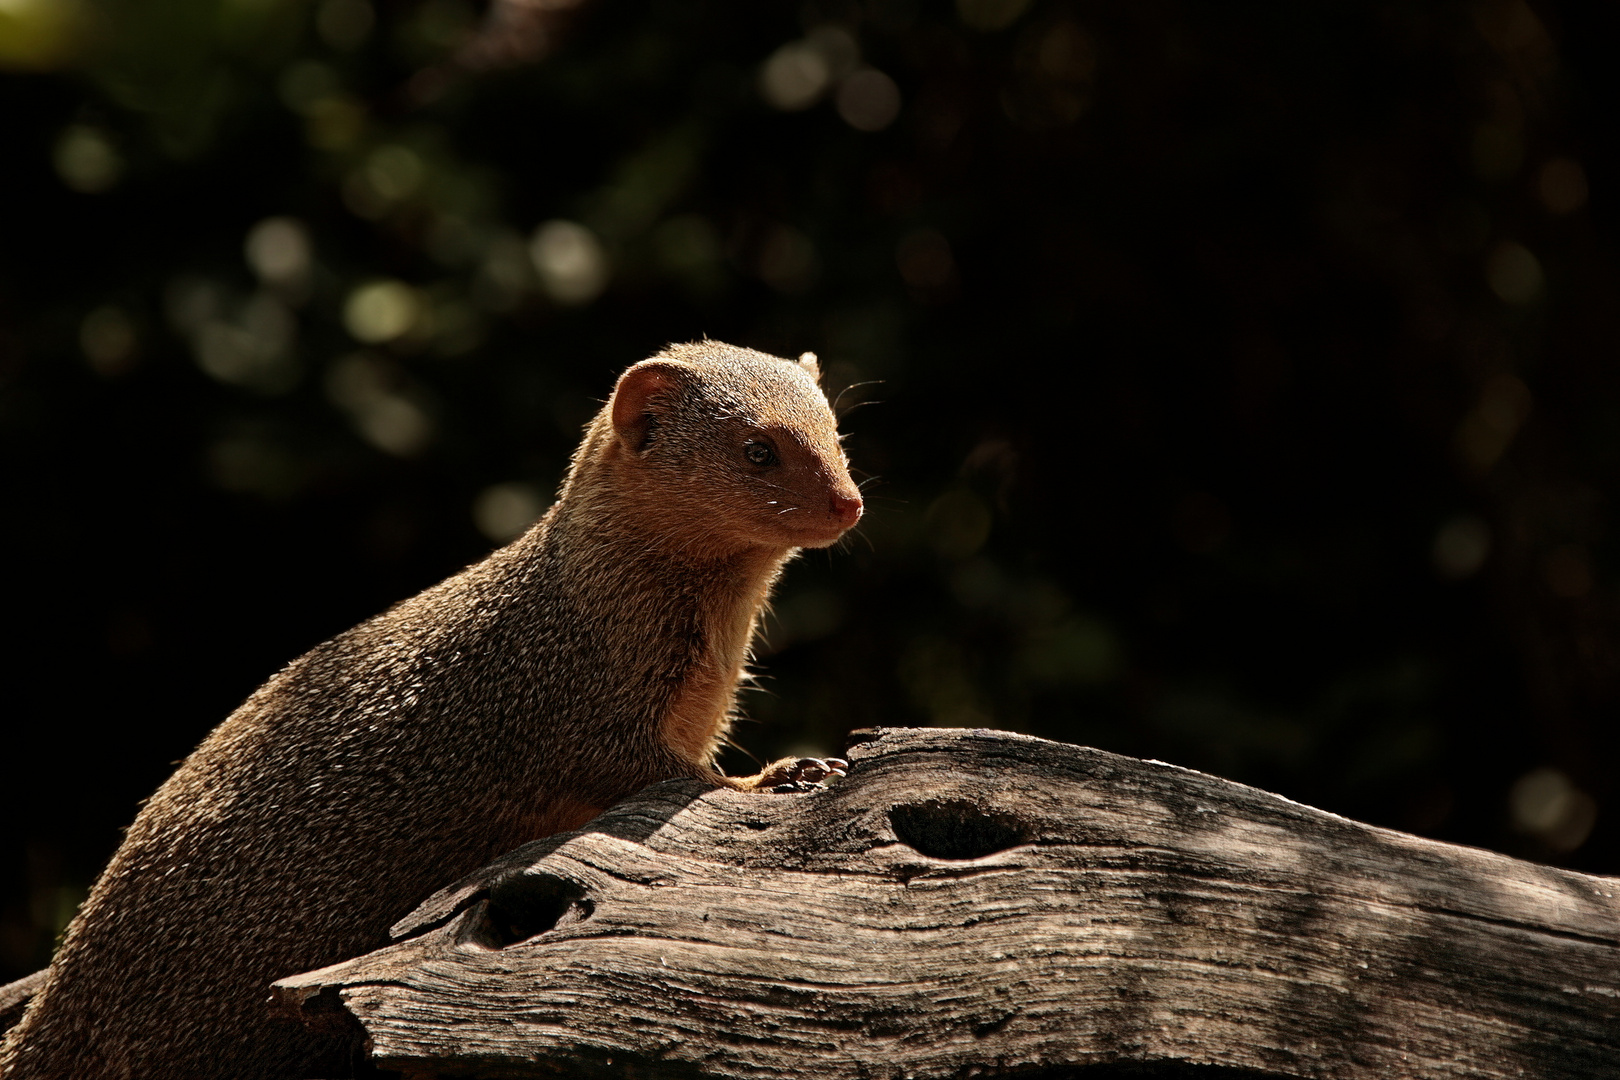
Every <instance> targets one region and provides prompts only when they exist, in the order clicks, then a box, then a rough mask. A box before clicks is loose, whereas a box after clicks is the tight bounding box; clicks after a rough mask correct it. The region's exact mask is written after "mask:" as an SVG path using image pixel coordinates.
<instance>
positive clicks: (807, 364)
mask: <svg viewBox="0 0 1620 1080" xmlns="http://www.w3.org/2000/svg"><path fill="white" fill-rule="evenodd" d="M799 366H800V367H802V368H804V370H806V371H808V372H809V373H810V377H811V378H812V379H814V380H816V385H817V386H820V385H821V365H820V364H818V363H817V362H816V354H815V353H813V352H807V353H802V354H801V355H800V356H799Z"/></svg>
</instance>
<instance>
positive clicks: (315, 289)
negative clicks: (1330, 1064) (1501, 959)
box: [0, 0, 1620, 977]
mask: <svg viewBox="0 0 1620 1080" xmlns="http://www.w3.org/2000/svg"><path fill="white" fill-rule="evenodd" d="M1616 22H1617V19H1616V16H1615V15H1614V14H1613V12H1612V11H1608V10H1607V9H1598V8H1597V7H1596V6H1594V8H1593V10H1587V9H1586V8H1585V7H1577V6H1575V5H1570V6H1569V7H1568V8H1565V7H1563V6H1561V5H1553V4H1548V3H1540V4H1534V5H1530V4H1526V3H1525V2H1522V0H1476V2H1461V0H1412V2H1407V3H1379V2H1348V0H1330V2H1327V3H1322V4H1311V5H1279V4H1261V3H1252V2H1238V3H1221V4H1216V3H1212V2H1207V0H1154V2H1152V3H1146V4H1124V3H1112V4H1110V3H1102V2H1095V0H958V2H957V3H956V4H955V5H954V6H951V5H949V4H945V3H937V2H930V3H923V2H921V0H867V2H864V3H858V2H853V0H851V2H847V3H845V2H834V0H825V2H823V0H812V2H810V3H806V4H804V5H803V6H799V7H793V6H789V5H772V4H735V3H715V2H712V0H708V2H706V0H682V2H674V0H588V2H583V3H580V4H579V5H578V6H577V7H572V8H571V7H570V6H569V5H566V4H551V5H527V6H525V5H523V4H521V3H519V2H518V0H496V2H495V4H494V6H493V7H490V6H484V5H479V4H474V3H470V2H468V0H389V2H381V0H171V2H169V3H166V4H156V3H150V2H141V0H75V2H71V3H69V2H66V0H0V69H3V73H0V105H3V110H4V115H5V116H6V117H7V122H6V123H7V132H6V139H5V148H4V152H5V166H4V168H3V169H0V230H3V232H0V477H3V479H0V483H3V488H0V490H3V493H4V499H5V502H4V505H5V507H6V519H7V527H6V528H5V529H4V531H3V535H4V543H5V545H6V547H5V556H6V559H7V565H9V566H11V567H12V585H11V587H10V595H11V599H10V602H9V605H8V616H9V617H8V618H7V619H6V633H7V636H8V640H7V642H6V645H5V654H4V655H5V657H6V665H7V667H6V685H7V687H8V693H7V695H6V724H5V733H4V753H3V757H0V765H3V767H4V772H3V787H4V791H5V793H6V798H7V800H8V801H7V803H6V807H5V811H6V821H7V822H8V824H9V826H10V827H9V828H8V829H7V830H6V835H7V837H8V842H7V845H6V847H5V849H4V852H3V855H0V875H3V876H0V977H5V976H9V975H17V974H21V973H23V972H24V971H26V970H29V969H31V968H32V967H34V966H36V965H38V964H41V963H43V962H44V960H45V959H46V957H47V956H48V951H49V946H50V941H51V937H52V935H53V933H54V932H55V931H56V929H57V928H59V927H60V925H61V924H62V922H63V921H64V920H65V918H66V916H67V914H68V913H70V912H71V910H72V906H73V904H74V903H75V902H76V900H77V898H78V897H79V896H80V895H82V892H83V890H84V888H85V887H86V886H87V884H88V883H89V881H90V880H92V878H93V877H94V875H95V873H96V872H97V871H98V870H99V868H100V866H101V864H102V862H103V861H104V860H105V859H106V857H107V856H108V854H110V852H111V850H112V848H113V846H114V845H115V844H116V842H117V840H118V836H119V832H118V830H119V828H120V827H121V826H123V825H124V824H126V823H127V822H128V821H129V819H130V818H131V817H132V816H133V814H134V812H135V809H136V806H137V804H138V801H139V800H140V799H141V798H143V797H144V796H146V795H147V794H149V793H150V792H151V790H153V789H154V788H155V787H156V785H157V784H158V783H159V782H161V780H162V779H163V778H164V776H165V775H166V774H167V772H168V771H169V770H170V768H172V763H173V762H174V761H176V760H177V759H179V758H180V757H182V756H183V755H184V754H185V753H186V752H187V751H188V750H189V749H190V748H191V747H192V746H193V745H195V744H196V742H197V741H198V740H199V739H200V738H201V737H202V735H203V734H204V733H205V732H206V731H207V730H208V729H209V728H210V727H211V726H212V725H213V724H215V723H217V722H218V720H219V719H221V718H222V717H223V716H224V715H225V714H226V713H227V712H228V711H229V710H230V709H231V708H232V707H233V706H234V705H235V704H236V703H237V702H239V701H240V700H241V699H242V698H243V697H244V696H246V694H247V693H248V692H250V691H251V690H252V689H253V688H254V687H255V686H256V685H257V684H258V683H259V682H261V681H262V680H263V679H264V678H265V677H266V676H267V675H268V674H270V673H271V672H272V671H273V670H275V669H276V667H277V666H279V665H280V664H282V663H284V662H285V661H286V660H288V659H289V658H291V657H292V656H294V655H296V654H297V653H299V652H300V651H302V650H303V649H306V648H308V647H309V646H311V645H313V644H315V643H316V642H318V641H319V640H321V639H323V638H325V637H328V636H330V635H331V634H333V633H336V632H338V631H340V630H342V629H344V628H345V627H347V626H349V625H351V624H353V623H355V622H357V621H359V620H360V619H362V618H364V617H366V616H368V615H370V614H373V613H374V612H376V611H378V610H380V609H381V608H383V607H384V606H386V605H388V604H390V603H392V602H394V601H396V600H399V599H401V598H403V597H405V596H407V595H410V594H411V593H412V592H414V591H416V590H418V589H420V588H423V587H425V586H427V585H429V584H431V583H433V582H434V581H436V580H438V579H440V578H442V577H443V576H445V575H446V574H448V573H450V572H452V571H454V570H455V569H457V568H459V567H460V566H462V565H464V564H466V563H468V562H471V561H473V560H476V559H478V558H479V557H481V555H482V554H483V553H484V552H485V551H487V550H488V549H489V547H490V546H491V544H492V543H495V542H499V541H503V540H504V539H506V538H508V537H510V536H511V535H513V534H514V533H515V531H516V530H518V529H520V528H521V527H522V526H523V525H524V524H525V523H527V522H528V521H530V520H532V519H533V517H534V516H535V515H537V514H538V513H539V512H540V511H541V509H543V507H544V506H545V504H546V503H547V502H548V501H549V499H550V498H551V494H552V491H553V489H554V485H555V483H556V481H557V479H558V478H559V477H560V475H561V473H562V470H563V468H564V466H565V464H566V461H567V456H568V454H569V452H570V451H571V450H572V448H573V446H574V444H575V442H576V440H577V437H578V434H579V431H580V427H581V425H582V424H583V423H584V421H585V420H586V419H587V418H588V417H589V416H590V415H591V414H592V412H593V411H594V410H595V408H597V406H598V403H599V402H600V401H601V400H602V398H603V397H604V396H605V395H606V394H607V392H608V390H609V389H610V387H611V385H612V379H613V377H614V375H615V374H616V372H617V371H619V370H620V369H622V368H623V367H624V366H625V365H627V364H629V363H630V362H632V361H634V360H636V359H639V358H641V357H644V356H646V355H648V354H650V353H651V352H653V351H654V350H656V349H657V348H659V347H660V346H661V345H663V344H664V343H665V342H667V341H672V340H676V341H678V340H688V339H692V338H696V337H698V336H701V335H704V334H707V335H710V336H713V337H716V338H720V339H723V340H727V341H733V342H737V343H739V344H746V345H750V346H754V347H758V348H762V349H767V350H770V351H774V352H777V353H782V354H792V355H796V354H797V353H798V352H800V351H803V350H805V349H811V350H815V351H816V352H818V353H819V354H820V355H821V357H822V360H823V365H824V367H825V369H826V370H827V373H828V378H827V381H828V384H829V389H830V390H831V391H832V393H833V394H834V395H835V396H837V398H838V401H839V408H840V411H841V413H842V414H843V415H844V418H845V419H844V423H845V427H846V429H847V430H848V431H849V432H850V433H851V438H850V441H849V447H850V452H851V456H852V458H853V460H854V462H855V464H856V465H857V467H858V469H859V471H860V473H861V475H862V476H864V477H866V478H867V482H866V488H865V490H866V492H867V494H868V497H869V507H870V510H869V514H868V517H867V520H866V522H865V523H864V524H863V526H862V528H861V530H860V535H859V536H858V537H856V538H854V539H853V540H852V541H850V542H849V543H847V544H846V545H845V550H842V551H838V552H832V553H822V552H816V553H812V554H811V555H809V556H807V557H804V558H802V559H801V560H800V561H799V563H798V564H796V565H795V566H794V567H793V568H791V570H790V573H789V574H788V576H787V578H786V580H785V582H784V584H783V587H782V590H781V593H780V597H779V602H778V603H777V605H776V613H775V616H774V618H773V620H772V622H771V625H770V633H769V640H768V644H767V646H766V647H765V648H764V649H763V650H762V653H763V656H762V661H763V669H764V672H765V676H766V677H765V678H764V680H763V687H764V692H761V693H751V694H749V695H748V696H747V709H748V711H749V713H750V714H751V715H752V716H753V717H755V718H756V719H758V720H760V721H762V723H760V724H759V725H753V724H749V725H744V726H743V727H742V728H741V730H740V731H739V732H738V739H739V741H740V742H741V743H743V744H744V745H745V746H747V747H748V748H749V749H751V750H752V751H753V752H754V753H755V754H757V755H759V756H761V757H764V756H768V755H771V754H775V753H779V752H787V751H790V750H795V749H800V748H804V749H812V748H819V749H822V750H836V749H837V748H838V745H839V741H840V738H841V736H842V734H843V732H844V731H845V730H847V729H849V728H852V727H858V726H864V725H872V724H958V725H989V726H995V727H1000V728H1010V729H1016V730H1022V731H1029V732H1033V733H1037V734H1041V735H1046V736H1051V737H1056V738H1061V739H1067V740H1072V741H1077V742H1085V743H1089V744H1092V745H1096V746H1100V747H1104V748H1107V749H1111V750H1116V751H1121V752H1124V753H1130V754H1137V755H1143V756H1153V757H1158V758H1162V759H1166V760H1170V761H1173V762H1176V763H1179V764H1184V765H1188V766H1192V767H1195V768H1201V769H1206V770H1210V771H1213V772H1217V773H1220V774H1222V775H1225V776H1230V777H1232V778H1235V779H1239V780H1243V781H1246V782H1250V783H1255V784H1258V785H1261V786H1264V787H1267V788H1270V789H1272V790H1276V791H1279V792H1281V793H1283V794H1286V795H1289V796H1291V797H1294V798H1297V799H1300V800H1303V801H1307V802H1311V803H1314V804H1316V805H1320V806H1324V807H1327V808H1329V809H1332V810H1335V811H1339V812H1342V813H1345V814H1348V815H1352V816H1355V817H1359V818H1363V819H1366V820H1370V821H1374V822H1378V823H1383V824H1387V825H1391V826H1394V827H1398V828H1404V829H1410V830H1415V831H1419V832H1423V833H1426V834H1429V835H1434V836H1438V837H1442V838H1445V839H1450V840H1458V841H1465V842H1471V843H1478V844H1484V845H1488V846H1491V847H1495V848H1498V849H1500V850H1505V851H1509V852H1511V853H1514V854H1517V855H1521V856H1527V857H1532V858H1541V859H1548V860H1554V861H1561V862H1565V863H1567V864H1570V865H1575V866H1581V867H1585V868H1589V869H1597V870H1603V871H1607V872H1614V871H1616V870H1617V869H1620V829H1617V828H1616V820H1615V818H1616V815H1615V812H1614V810H1615V807H1616V805H1617V802H1616V800H1617V798H1620V791H1617V790H1616V785H1615V782H1614V780H1613V774H1614V769H1613V768H1612V763H1613V762H1614V760H1615V754H1616V750H1617V748H1620V747H1617V737H1616V733H1615V725H1614V723H1613V717H1614V714H1615V709H1616V706H1617V704H1620V681H1617V680H1620V648H1617V639H1616V623H1617V616H1620V580H1617V571H1620V565H1617V555H1620V553H1617V552H1616V548H1615V543H1616V541H1615V537H1614V534H1613V530H1612V520H1613V510H1612V507H1611V504H1610V497H1611V493H1612V492H1613V491H1614V490H1615V487H1616V480H1617V472H1620V394H1617V389H1620V387H1617V385H1616V382H1617V379H1620V367H1617V365H1616V364H1615V356H1616V345H1617V344H1620V325H1617V321H1616V317H1615V316H1616V312H1617V311H1620V305H1617V304H1616V302H1615V297H1616V285H1617V277H1616V263H1615V258H1614V255H1615V244H1616V227H1617V222H1616V218H1615V216H1614V214H1615V211H1614V209H1613V204H1612V203H1611V202H1607V201H1606V200H1607V199H1610V198H1611V197H1612V196H1611V193H1612V191H1613V190H1614V179H1615V176H1616V168H1617V164H1620V163H1617V161H1616V156H1615V138H1614V133H1613V132H1614V128H1613V124H1612V120H1611V118H1610V117H1609V116H1608V115H1607V114H1606V113H1604V112H1602V110H1601V107H1600V103H1601V102H1603V101H1604V100H1605V99H1606V91H1608V90H1609V89H1610V87H1609V85H1608V84H1609V83H1612V82H1613V81H1614V76H1613V75H1612V74H1609V71H1610V70H1611V69H1612V65H1611V64H1609V63H1608V61H1607V57H1606V56H1605V55H1603V52H1602V51H1601V50H1603V49H1604V45H1605V43H1606V42H1608V41H1611V40H1613V36H1614V35H1613V31H1614V30H1616V29H1617V28H1620V27H1617V26H1616ZM730 764H731V765H732V766H733V767H734V768H736V769H745V768H746V767H747V762H746V760H745V759H741V758H740V757H739V758H738V759H737V760H734V761H732V762H730Z"/></svg>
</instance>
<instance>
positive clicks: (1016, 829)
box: [889, 799, 1035, 861]
mask: <svg viewBox="0 0 1620 1080" xmlns="http://www.w3.org/2000/svg"><path fill="white" fill-rule="evenodd" d="M889 825H890V826H891V827H892V828H893V829H894V835H895V838H896V839H898V840H899V841H900V842H901V843H902V844H906V845H908V846H910V847H913V848H915V849H917V851H919V852H921V853H922V854H924V855H927V856H928V857H929V858H932V859H953V860H957V861H961V860H965V859H982V858H984V857H985V856H986V855H994V854H995V853H996V852H998V851H1006V850H1007V849H1008V848H1015V847H1018V846H1019V845H1020V844H1027V843H1029V842H1030V841H1031V840H1032V839H1034V834H1035V830H1034V829H1032V828H1031V827H1030V826H1029V825H1027V824H1025V823H1024V822H1022V821H1020V820H1018V819H1017V818H1016V817H1013V816H1012V815H1011V814H1007V813H1002V812H1000V811H994V810H986V809H985V808H983V807H982V806H980V805H978V804H977V803H974V802H970V801H968V800H966V799H929V800H927V801H925V802H918V803H906V804H903V805H900V806H896V807H893V808H892V809H891V810H890V811H889Z"/></svg>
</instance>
